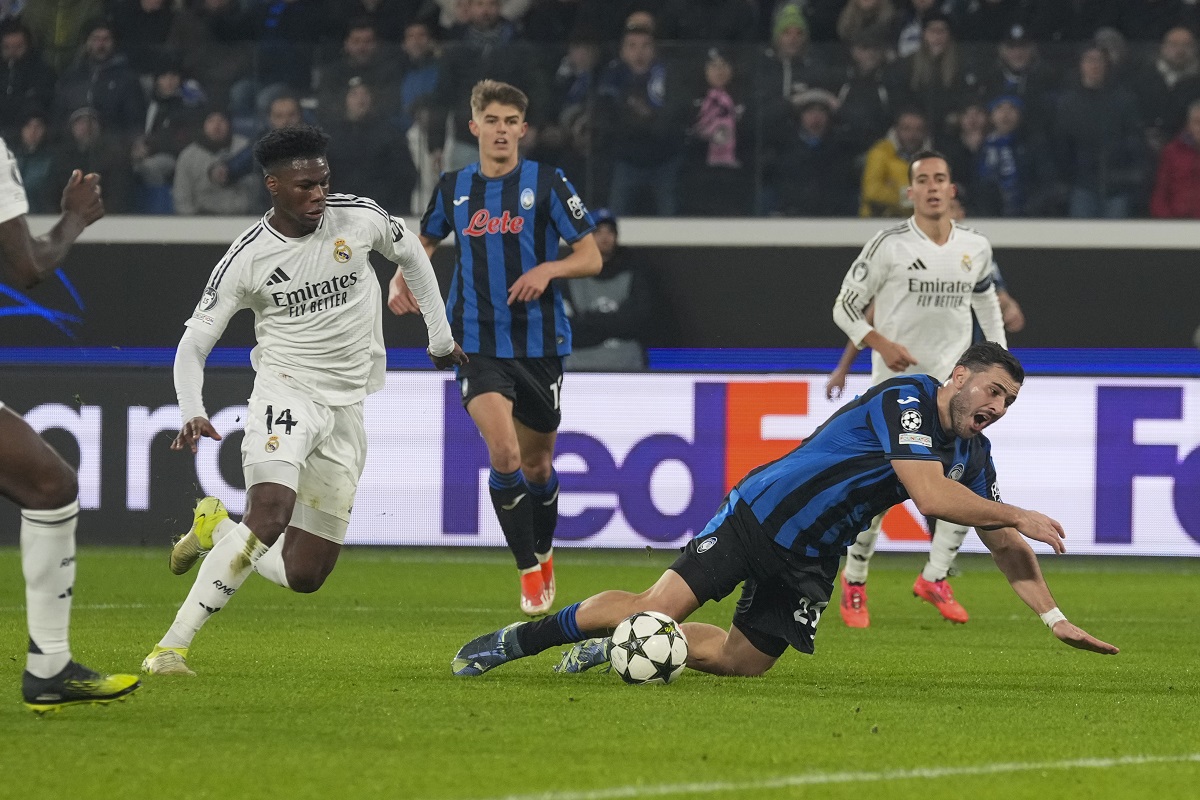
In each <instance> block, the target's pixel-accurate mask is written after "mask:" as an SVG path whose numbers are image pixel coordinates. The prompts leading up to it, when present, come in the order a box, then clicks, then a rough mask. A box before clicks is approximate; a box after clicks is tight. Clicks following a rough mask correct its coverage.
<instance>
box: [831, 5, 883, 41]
mask: <svg viewBox="0 0 1200 800" xmlns="http://www.w3.org/2000/svg"><path fill="white" fill-rule="evenodd" d="M895 24H896V9H895V7H894V6H893V5H892V0H849V1H848V2H847V3H846V7H845V8H844V9H842V13H841V15H840V16H838V21H837V34H838V38H839V39H841V40H842V41H843V42H846V43H847V44H848V43H850V42H852V41H854V39H855V37H857V36H858V35H859V34H863V33H866V34H870V35H872V36H879V37H882V38H884V39H886V40H887V41H892V40H893V37H894V36H895V30H894V27H895Z"/></svg>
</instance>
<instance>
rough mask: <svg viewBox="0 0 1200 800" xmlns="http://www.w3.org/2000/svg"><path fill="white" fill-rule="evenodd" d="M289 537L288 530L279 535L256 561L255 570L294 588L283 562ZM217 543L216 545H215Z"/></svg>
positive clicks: (277, 582)
mask: <svg viewBox="0 0 1200 800" xmlns="http://www.w3.org/2000/svg"><path fill="white" fill-rule="evenodd" d="M286 537H287V531H284V532H283V533H281V534H280V535H279V538H278V539H276V540H275V544H273V545H271V549H269V550H267V552H266V553H265V554H264V555H263V557H262V558H260V559H259V560H258V561H256V562H254V571H255V572H257V573H258V574H259V575H262V576H263V577H264V578H266V579H267V580H269V581H270V582H271V583H275V584H278V585H280V586H282V587H283V588H285V589H290V588H292V587H291V586H289V585H288V579H287V567H285V566H284V563H283V540H284V539H285V538H286ZM215 546H216V545H214V547H215Z"/></svg>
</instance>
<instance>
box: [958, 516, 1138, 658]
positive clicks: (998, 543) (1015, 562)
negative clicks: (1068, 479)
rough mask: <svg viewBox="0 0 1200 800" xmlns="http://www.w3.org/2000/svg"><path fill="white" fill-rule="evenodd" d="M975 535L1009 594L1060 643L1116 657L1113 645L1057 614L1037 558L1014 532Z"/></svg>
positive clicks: (995, 531) (986, 532)
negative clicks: (1048, 628) (993, 563)
mask: <svg viewBox="0 0 1200 800" xmlns="http://www.w3.org/2000/svg"><path fill="white" fill-rule="evenodd" d="M978 533H979V538H980V539H981V540H982V541H983V543H984V544H985V545H986V546H987V548H988V550H990V551H991V552H992V559H993V560H994V561H995V562H996V566H997V567H999V568H1000V571H1001V572H1002V573H1004V577H1005V578H1007V579H1008V582H1009V585H1011V586H1012V587H1013V591H1015V592H1016V593H1017V596H1018V597H1020V598H1021V600H1023V601H1024V602H1025V605H1027V606H1029V607H1030V608H1032V609H1033V610H1034V612H1035V613H1036V614H1038V616H1040V617H1041V618H1042V621H1043V622H1045V623H1046V624H1047V625H1048V626H1049V627H1050V630H1051V631H1053V632H1054V635H1055V636H1057V637H1058V638H1059V640H1060V641H1062V642H1063V643H1065V644H1068V645H1070V646H1071V647H1075V648H1078V649H1080V650H1090V651H1091V652H1093V653H1101V654H1104V655H1116V654H1117V653H1119V652H1120V650H1119V649H1118V648H1117V647H1116V646H1115V645H1111V644H1109V643H1108V642H1104V641H1101V640H1100V639H1097V638H1096V637H1094V636H1092V635H1091V634H1090V633H1088V632H1087V631H1085V630H1084V629H1083V628H1080V627H1078V626H1076V625H1073V624H1072V623H1071V622H1070V621H1069V620H1068V619H1067V618H1066V615H1064V614H1063V613H1062V612H1061V611H1059V610H1058V605H1057V604H1056V603H1055V602H1054V596H1053V595H1052V594H1051V593H1050V587H1049V586H1047V585H1046V580H1045V578H1044V577H1042V570H1041V568H1040V567H1039V566H1038V561H1037V556H1036V555H1034V552H1033V549H1032V548H1030V546H1029V543H1028V542H1026V541H1025V540H1024V539H1023V538H1021V534H1020V533H1018V532H1017V530H1016V529H1015V528H1009V527H1004V528H997V529H995V530H984V529H978Z"/></svg>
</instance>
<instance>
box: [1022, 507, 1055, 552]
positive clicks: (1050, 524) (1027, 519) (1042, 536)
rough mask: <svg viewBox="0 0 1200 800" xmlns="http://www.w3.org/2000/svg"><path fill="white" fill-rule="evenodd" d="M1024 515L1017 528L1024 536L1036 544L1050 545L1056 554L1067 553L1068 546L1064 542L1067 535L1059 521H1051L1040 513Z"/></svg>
mask: <svg viewBox="0 0 1200 800" xmlns="http://www.w3.org/2000/svg"><path fill="white" fill-rule="evenodd" d="M1023 513H1024V516H1023V518H1022V519H1021V521H1020V522H1019V523H1018V524H1017V526H1016V527H1017V530H1018V531H1020V533H1021V535H1022V536H1024V537H1025V538H1027V539H1033V540H1034V541H1035V542H1044V543H1046V544H1048V545H1050V547H1051V548H1053V549H1054V552H1056V553H1065V552H1067V546H1066V544H1065V543H1064V542H1063V539H1065V538H1066V537H1067V534H1066V531H1064V530H1063V526H1062V525H1060V524H1059V522H1058V520H1054V519H1051V518H1050V517H1047V516H1046V515H1045V514H1043V513H1041V512H1040V511H1025V512H1023Z"/></svg>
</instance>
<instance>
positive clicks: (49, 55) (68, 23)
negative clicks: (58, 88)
mask: <svg viewBox="0 0 1200 800" xmlns="http://www.w3.org/2000/svg"><path fill="white" fill-rule="evenodd" d="M104 11H105V9H104V0H36V1H35V2H32V3H27V4H26V5H25V10H24V11H22V12H21V22H23V23H24V24H25V26H26V27H27V28H29V31H30V33H32V34H33V43H34V45H35V46H36V47H37V48H38V50H40V51H41V54H42V58H44V59H45V60H46V63H47V64H49V65H50V67H51V68H52V69H53V70H54V71H55V73H57V74H60V75H61V74H62V72H63V70H65V69H66V68H67V67H68V66H70V65H71V63H72V62H74V61H75V57H76V56H77V55H78V53H79V46H80V45H81V44H83V41H84V39H86V38H87V31H88V26H89V25H90V24H91V23H92V21H93V20H96V19H99V18H100V17H102V16H104Z"/></svg>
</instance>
